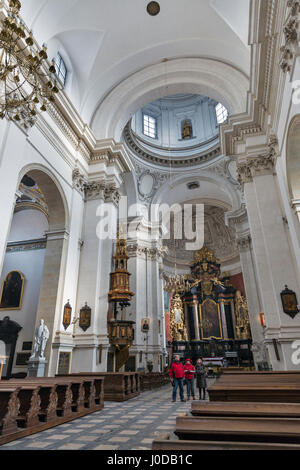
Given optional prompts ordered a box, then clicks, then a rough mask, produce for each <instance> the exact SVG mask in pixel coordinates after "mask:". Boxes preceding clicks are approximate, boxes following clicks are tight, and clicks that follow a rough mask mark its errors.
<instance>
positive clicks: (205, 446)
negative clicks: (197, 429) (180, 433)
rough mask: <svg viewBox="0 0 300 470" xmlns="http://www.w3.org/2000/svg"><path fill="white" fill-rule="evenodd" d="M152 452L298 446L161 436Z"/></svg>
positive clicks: (154, 444)
mask: <svg viewBox="0 0 300 470" xmlns="http://www.w3.org/2000/svg"><path fill="white" fill-rule="evenodd" d="M152 450H156V451H157V450H159V451H162V450H165V451H172V450H176V451H185V450H299V445H298V444H280V443H278V444H274V443H265V442H230V441H228V442H226V441H225V442H224V441H204V440H203V441H187V440H175V439H172V440H171V439H170V435H169V434H161V435H159V436H157V437H156V438H155V440H154V441H153V443H152Z"/></svg>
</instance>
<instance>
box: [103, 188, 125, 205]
mask: <svg viewBox="0 0 300 470" xmlns="http://www.w3.org/2000/svg"><path fill="white" fill-rule="evenodd" d="M120 197H121V196H120V193H119V191H118V189H117V188H116V187H115V186H108V187H106V188H105V189H104V201H105V202H112V203H113V204H114V205H115V206H118V204H119V201H120Z"/></svg>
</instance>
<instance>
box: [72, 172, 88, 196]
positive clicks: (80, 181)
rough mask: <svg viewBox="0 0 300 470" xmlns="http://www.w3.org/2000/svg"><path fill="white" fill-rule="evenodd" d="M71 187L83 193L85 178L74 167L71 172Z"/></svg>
mask: <svg viewBox="0 0 300 470" xmlns="http://www.w3.org/2000/svg"><path fill="white" fill-rule="evenodd" d="M72 181H73V188H75V189H77V190H78V191H79V192H80V193H82V194H84V191H85V186H86V179H85V177H84V176H83V174H82V173H80V171H79V170H78V168H75V169H74V170H73V173H72Z"/></svg>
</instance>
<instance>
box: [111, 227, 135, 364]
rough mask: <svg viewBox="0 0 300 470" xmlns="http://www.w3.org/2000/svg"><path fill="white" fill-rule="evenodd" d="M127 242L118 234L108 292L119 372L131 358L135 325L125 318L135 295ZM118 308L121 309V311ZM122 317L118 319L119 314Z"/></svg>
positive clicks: (112, 335)
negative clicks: (128, 265) (128, 267)
mask: <svg viewBox="0 0 300 470" xmlns="http://www.w3.org/2000/svg"><path fill="white" fill-rule="evenodd" d="M128 258H129V256H128V253H127V242H126V239H125V238H124V237H122V235H120V234H118V238H117V246H116V252H115V254H114V260H115V270H114V272H112V273H111V275H110V278H111V289H110V291H109V293H108V299H109V302H110V306H111V307H113V311H110V315H111V318H109V319H108V325H107V327H108V338H109V342H110V344H111V346H112V348H113V352H114V371H116V372H118V371H119V370H120V369H121V367H122V366H124V364H126V362H127V361H128V359H129V348H130V347H131V345H132V342H133V339H134V330H133V325H134V324H135V322H133V321H129V320H126V319H125V316H126V308H127V307H129V306H130V300H131V298H132V296H133V295H134V293H133V292H131V290H130V284H129V280H130V273H129V272H128V270H127V262H128ZM118 308H120V309H121V313H120V312H119V310H118ZM119 314H120V315H121V319H118V315H119Z"/></svg>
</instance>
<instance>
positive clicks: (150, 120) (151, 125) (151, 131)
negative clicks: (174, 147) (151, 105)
mask: <svg viewBox="0 0 300 470" xmlns="http://www.w3.org/2000/svg"><path fill="white" fill-rule="evenodd" d="M143 134H144V135H145V136H147V137H151V138H152V139H156V137H157V121H156V119H155V118H154V117H152V116H149V115H148V114H144V115H143Z"/></svg>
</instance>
